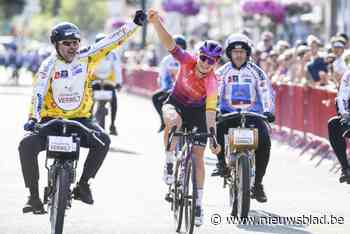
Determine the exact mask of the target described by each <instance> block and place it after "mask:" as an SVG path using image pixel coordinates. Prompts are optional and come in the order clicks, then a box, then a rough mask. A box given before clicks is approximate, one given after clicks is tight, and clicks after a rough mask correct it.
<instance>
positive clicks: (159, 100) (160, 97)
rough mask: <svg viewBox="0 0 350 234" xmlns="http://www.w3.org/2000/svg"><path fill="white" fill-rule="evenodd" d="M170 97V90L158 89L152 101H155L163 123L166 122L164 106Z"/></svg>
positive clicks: (154, 104)
mask: <svg viewBox="0 0 350 234" xmlns="http://www.w3.org/2000/svg"><path fill="white" fill-rule="evenodd" d="M168 97H169V92H166V91H164V90H158V91H157V92H155V93H154V94H153V96H152V103H153V106H154V108H155V109H156V110H157V112H158V114H159V117H160V121H161V124H164V120H163V114H162V106H163V103H164V102H165V101H166V100H167V98H168Z"/></svg>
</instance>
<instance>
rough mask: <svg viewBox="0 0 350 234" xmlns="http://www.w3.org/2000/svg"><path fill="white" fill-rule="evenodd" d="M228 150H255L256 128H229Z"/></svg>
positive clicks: (256, 143) (256, 142)
mask: <svg viewBox="0 0 350 234" xmlns="http://www.w3.org/2000/svg"><path fill="white" fill-rule="evenodd" d="M228 143H229V149H230V151H231V152H232V151H237V150H255V149H256V148H258V129H257V128H230V129H229V130H228Z"/></svg>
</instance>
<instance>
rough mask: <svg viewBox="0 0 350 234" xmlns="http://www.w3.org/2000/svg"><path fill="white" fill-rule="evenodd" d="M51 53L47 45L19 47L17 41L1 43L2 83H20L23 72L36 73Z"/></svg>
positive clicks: (0, 67) (0, 64) (0, 65)
mask: <svg viewBox="0 0 350 234" xmlns="http://www.w3.org/2000/svg"><path fill="white" fill-rule="evenodd" d="M49 55H50V50H49V49H47V47H46V46H43V45H41V46H37V47H35V48H32V47H31V46H30V45H28V46H27V47H25V48H22V47H21V48H19V46H18V45H17V43H16V42H15V41H11V42H9V43H1V44H0V69H1V71H2V73H1V74H2V75H1V81H0V82H1V83H10V84H15V85H18V83H19V77H20V75H21V72H22V71H24V72H27V73H30V74H31V75H32V76H34V75H35V74H36V72H37V71H38V69H39V66H40V64H41V62H42V61H43V60H44V59H45V58H46V57H47V56H49Z"/></svg>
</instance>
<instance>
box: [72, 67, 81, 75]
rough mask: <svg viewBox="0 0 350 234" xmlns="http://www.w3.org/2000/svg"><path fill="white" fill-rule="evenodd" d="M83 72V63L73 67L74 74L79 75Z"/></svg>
mask: <svg viewBox="0 0 350 234" xmlns="http://www.w3.org/2000/svg"><path fill="white" fill-rule="evenodd" d="M82 72H83V68H82V67H81V64H79V65H77V66H75V67H73V69H72V74H73V76H75V75H77V74H79V73H82Z"/></svg>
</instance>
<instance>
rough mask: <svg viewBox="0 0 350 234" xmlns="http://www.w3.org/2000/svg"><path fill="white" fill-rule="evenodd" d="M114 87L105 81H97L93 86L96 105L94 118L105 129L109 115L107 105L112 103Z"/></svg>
mask: <svg viewBox="0 0 350 234" xmlns="http://www.w3.org/2000/svg"><path fill="white" fill-rule="evenodd" d="M111 89H114V87H113V86H111V84H109V83H105V81H104V80H98V81H95V84H94V85H93V98H94V104H95V105H96V107H95V108H94V112H93V113H94V117H95V119H96V121H97V123H98V124H99V125H100V126H101V127H102V128H103V129H104V128H105V124H106V116H107V115H108V108H107V107H106V106H107V104H108V103H109V104H110V103H111V101H112V98H113V91H112V90H111Z"/></svg>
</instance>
